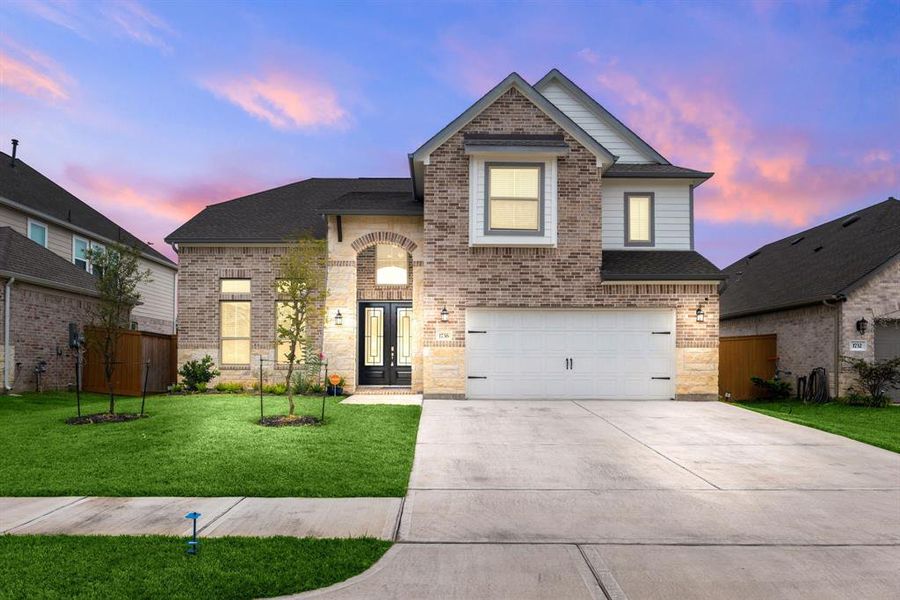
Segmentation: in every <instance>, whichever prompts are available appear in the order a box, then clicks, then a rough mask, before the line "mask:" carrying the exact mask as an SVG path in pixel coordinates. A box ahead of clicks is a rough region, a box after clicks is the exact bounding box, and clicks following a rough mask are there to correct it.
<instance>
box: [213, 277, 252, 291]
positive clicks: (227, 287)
mask: <svg viewBox="0 0 900 600" xmlns="http://www.w3.org/2000/svg"><path fill="white" fill-rule="evenodd" d="M219 286H220V289H219V291H220V292H221V293H223V294H249V293H250V280H249V279H220V280H219Z"/></svg>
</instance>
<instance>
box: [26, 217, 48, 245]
mask: <svg viewBox="0 0 900 600" xmlns="http://www.w3.org/2000/svg"><path fill="white" fill-rule="evenodd" d="M47 238H48V235H47V226H46V225H44V224H43V223H41V222H40V221H33V220H31V219H28V239H30V240H31V241H32V242H37V243H38V244H40V245H41V246H43V247H44V248H46V247H47V243H48V239H47Z"/></svg>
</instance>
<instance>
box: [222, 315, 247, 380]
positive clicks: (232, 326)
mask: <svg viewBox="0 0 900 600" xmlns="http://www.w3.org/2000/svg"><path fill="white" fill-rule="evenodd" d="M219 311H220V312H221V319H222V323H221V335H222V360H221V361H220V362H221V363H222V364H226V365H247V364H250V303H249V302H220V303H219Z"/></svg>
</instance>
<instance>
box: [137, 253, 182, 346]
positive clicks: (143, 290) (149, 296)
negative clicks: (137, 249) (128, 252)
mask: <svg viewBox="0 0 900 600" xmlns="http://www.w3.org/2000/svg"><path fill="white" fill-rule="evenodd" d="M140 268H141V270H147V269H149V270H150V279H151V281H146V282H143V283H141V284H140V285H139V286H138V292H140V294H141V302H143V304H141V305H140V306H137V307H135V309H134V310H133V311H132V315H133V316H135V317H148V318H151V319H160V320H163V321H168V322H171V323H173V324H174V323H175V273H176V272H175V270H174V269H168V268H166V267H164V266H162V265H160V264H159V263H155V262H151V261H149V260H147V259H145V258H142V259H140ZM169 333H172V332H171V331H170V332H169Z"/></svg>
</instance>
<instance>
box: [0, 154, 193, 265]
mask: <svg viewBox="0 0 900 600" xmlns="http://www.w3.org/2000/svg"><path fill="white" fill-rule="evenodd" d="M9 161H10V156H9V155H8V154H6V153H4V152H0V196H3V197H4V198H6V199H7V200H11V201H12V202H15V203H17V204H21V205H22V206H25V207H27V208H30V209H32V210H34V211H37V212H40V213H42V214H44V215H49V216H50V217H53V218H55V219H58V220H60V221H63V222H65V223H69V224H71V225H73V226H75V227H80V228H81V229H84V230H85V231H89V232H91V233H93V234H95V235H97V236H101V237H104V238H107V239H110V240H113V241H116V242H119V243H121V244H126V245H128V246H131V247H133V248H135V249H137V250H138V251H140V252H143V253H145V254H148V255H150V256H152V257H154V258H156V259H158V260H162V261H165V262H166V263H167V264H170V265H172V266H175V263H173V262H172V261H171V259H169V258H167V257H166V256H164V255H162V254H160V253H159V252H157V251H156V250H154V249H153V248H152V247H151V246H150V245H148V244H147V243H146V242H143V241H141V240H140V239H138V238H137V237H135V236H133V235H132V234H130V233H128V232H127V231H125V230H124V229H122V228H121V227H119V226H118V225H116V224H115V223H113V222H112V221H111V220H109V219H108V218H106V217H105V216H104V215H103V214H101V213H99V212H97V211H96V210H94V209H93V208H91V207H90V206H88V205H87V204H85V203H84V202H82V201H81V200H79V199H78V198H77V197H75V196H74V195H72V194H71V193H69V192H68V191H66V190H65V189H63V188H62V187H60V186H59V185H57V184H56V183H54V182H53V181H52V180H50V179H49V178H47V177H45V176H44V175H42V174H41V173H40V172H38V171H36V170H35V169H33V168H31V167H30V166H28V164H27V163H25V162H23V161H22V160H21V159H19V158H16V166H15V167H10V165H9Z"/></svg>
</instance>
